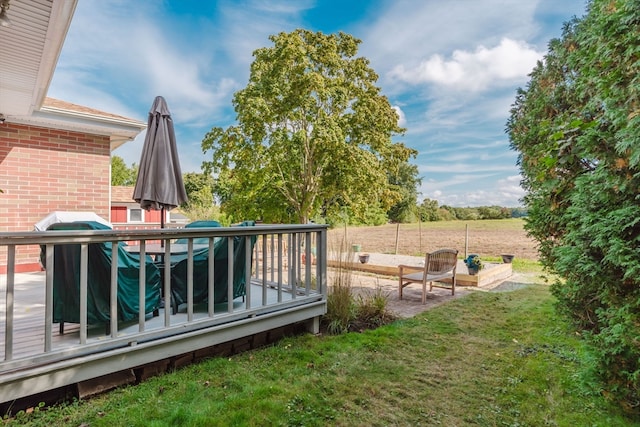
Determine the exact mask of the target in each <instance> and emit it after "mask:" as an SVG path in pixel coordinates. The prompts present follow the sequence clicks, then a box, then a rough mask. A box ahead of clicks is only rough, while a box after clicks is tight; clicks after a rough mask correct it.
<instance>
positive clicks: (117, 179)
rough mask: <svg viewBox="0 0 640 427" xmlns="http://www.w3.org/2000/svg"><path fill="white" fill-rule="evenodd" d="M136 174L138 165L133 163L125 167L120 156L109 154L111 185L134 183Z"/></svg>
mask: <svg viewBox="0 0 640 427" xmlns="http://www.w3.org/2000/svg"><path fill="white" fill-rule="evenodd" d="M137 176H138V166H136V164H135V163H133V164H132V165H131V167H127V165H126V163H125V162H124V159H123V158H122V157H120V156H111V185H134V184H135V183H136V177H137Z"/></svg>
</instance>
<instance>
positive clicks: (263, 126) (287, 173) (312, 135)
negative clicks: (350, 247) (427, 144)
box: [202, 30, 415, 223]
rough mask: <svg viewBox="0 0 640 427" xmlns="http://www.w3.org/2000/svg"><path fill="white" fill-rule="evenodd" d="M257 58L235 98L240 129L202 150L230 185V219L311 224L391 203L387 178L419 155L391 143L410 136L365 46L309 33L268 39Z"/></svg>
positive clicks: (209, 140) (213, 137)
mask: <svg viewBox="0 0 640 427" xmlns="http://www.w3.org/2000/svg"><path fill="white" fill-rule="evenodd" d="M269 39H270V40H271V42H273V46H271V47H265V48H261V49H258V50H256V51H255V52H254V62H253V63H252V65H251V71H250V77H249V83H248V85H247V87H246V88H244V89H242V90H240V91H239V92H237V93H236V94H235V95H234V98H233V105H234V108H235V111H236V113H237V124H236V125H233V126H230V127H229V128H227V129H221V128H217V127H216V128H213V129H212V130H211V131H210V132H209V133H208V134H207V135H206V136H205V138H204V140H203V142H202V148H203V150H204V151H205V152H210V153H211V156H212V160H211V161H208V162H205V164H204V166H205V169H207V170H209V169H210V170H212V171H213V172H214V173H215V174H216V176H217V178H218V179H219V180H223V181H224V185H219V186H218V187H217V188H223V189H224V194H223V195H222V196H221V199H222V200H223V206H224V208H225V210H226V211H227V212H228V213H230V214H232V215H233V216H234V218H236V217H237V218H238V219H239V218H241V217H254V218H256V217H262V219H264V220H265V221H299V222H303V223H304V222H306V221H307V220H308V219H309V218H311V217H313V216H315V215H317V214H318V213H319V212H320V211H321V210H323V211H324V213H327V214H328V213H330V212H333V211H338V210H339V209H343V208H345V207H346V208H349V209H350V210H352V211H353V212H354V213H356V214H357V213H363V212H364V211H365V210H366V208H367V207H368V206H370V205H371V204H372V203H374V204H378V203H381V204H382V206H384V207H385V209H388V207H389V206H390V204H391V203H392V201H391V200H388V199H389V198H391V199H392V200H395V199H394V197H393V196H394V194H392V193H393V190H392V189H390V187H389V185H388V181H387V172H389V171H394V170H396V169H397V168H398V166H399V164H401V163H403V162H406V161H407V160H408V159H409V158H410V156H412V155H415V152H414V151H413V150H411V149H408V148H407V147H405V146H404V145H403V144H401V143H394V142H393V141H392V137H393V136H394V135H398V134H401V133H402V132H403V131H404V129H402V128H400V127H399V126H398V115H397V114H396V112H395V110H394V109H393V108H392V107H391V105H390V103H389V101H388V99H387V98H386V97H385V96H383V95H381V93H380V88H378V87H377V86H376V81H377V78H378V76H377V75H376V73H375V72H374V71H373V70H372V69H371V67H370V66H369V61H368V60H367V59H366V58H363V57H358V56H357V53H358V45H359V43H360V41H359V40H358V39H356V38H354V37H352V36H350V35H348V34H344V33H339V34H333V35H325V34H322V33H315V32H311V31H307V30H295V31H293V32H291V33H280V34H278V35H274V36H271V37H270V38H269Z"/></svg>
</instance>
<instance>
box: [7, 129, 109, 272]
mask: <svg viewBox="0 0 640 427" xmlns="http://www.w3.org/2000/svg"><path fill="white" fill-rule="evenodd" d="M109 169H110V149H109V137H107V136H98V135H87V134H83V133H77V132H69V131H64V130H53V129H46V128H40V127H34V126H27V125H18V124H12V123H5V124H0V189H2V190H3V191H4V193H0V231H30V230H33V225H34V224H35V223H36V222H38V221H39V220H40V219H42V218H43V217H44V216H45V215H47V214H48V213H49V212H51V211H56V210H57V211H92V212H95V213H97V214H98V215H100V216H102V217H103V218H105V219H107V220H108V219H109V188H110V179H109V176H110V175H109ZM38 256H39V248H38V247H23V248H19V249H18V251H17V254H16V260H17V263H19V264H27V265H31V266H35V265H37V263H38ZM5 265H6V250H4V249H2V248H0V269H3V267H4V266H5ZM22 269H23V270H24V267H23V268H22Z"/></svg>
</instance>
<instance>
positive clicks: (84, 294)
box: [63, 243, 113, 344]
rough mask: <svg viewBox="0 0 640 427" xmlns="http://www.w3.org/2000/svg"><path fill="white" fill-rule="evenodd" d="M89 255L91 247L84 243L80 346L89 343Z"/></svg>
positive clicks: (81, 261)
mask: <svg viewBox="0 0 640 427" xmlns="http://www.w3.org/2000/svg"><path fill="white" fill-rule="evenodd" d="M88 254H89V247H88V245H87V244H86V243H83V244H82V245H80V344H86V343H87V294H88V292H87V287H88V277H89V274H88V269H89V255H88ZM112 270H113V269H112ZM63 317H64V316H63Z"/></svg>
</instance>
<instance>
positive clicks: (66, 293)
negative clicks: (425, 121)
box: [47, 221, 161, 334]
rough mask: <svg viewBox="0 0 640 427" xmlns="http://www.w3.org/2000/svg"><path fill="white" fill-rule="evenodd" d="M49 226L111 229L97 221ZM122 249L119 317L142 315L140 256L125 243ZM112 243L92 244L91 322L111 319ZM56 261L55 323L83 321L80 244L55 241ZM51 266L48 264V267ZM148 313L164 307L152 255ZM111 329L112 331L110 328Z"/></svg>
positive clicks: (89, 267)
mask: <svg viewBox="0 0 640 427" xmlns="http://www.w3.org/2000/svg"><path fill="white" fill-rule="evenodd" d="M47 230H110V228H109V227H108V226H105V225H103V224H101V223H98V222H94V221H83V222H70V223H57V224H52V225H51V226H49V228H48V229H47ZM117 250H118V297H117V299H118V321H122V322H125V321H130V320H133V319H137V318H138V313H139V310H140V307H139V288H138V284H139V280H140V279H139V274H140V266H141V263H140V257H139V256H137V255H133V254H130V253H128V252H127V251H126V250H125V249H124V243H120V244H118V246H117ZM111 254H112V244H111V243H110V242H106V243H92V244H90V245H89V247H88V265H87V324H89V325H95V324H106V327H107V331H108V327H109V324H110V320H111V314H110V312H111V310H110V298H111V297H110V288H111V259H112V257H111ZM53 256H54V262H53V323H60V333H61V334H62V333H64V323H65V322H68V323H80V245H79V244H66V245H55V247H54V255H53ZM47 268H48V267H47ZM145 268H146V284H145V306H144V307H143V310H144V312H145V314H154V315H157V314H158V308H159V307H160V301H161V298H160V271H159V270H158V267H157V266H156V265H154V263H153V260H152V259H151V257H149V256H147V258H146V264H145ZM107 333H108V332H107Z"/></svg>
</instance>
